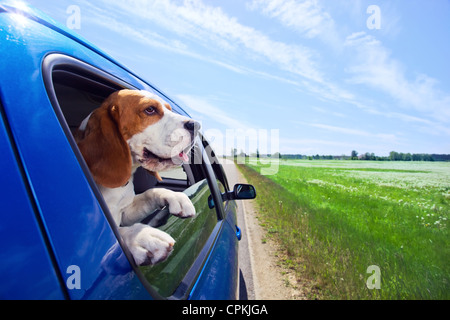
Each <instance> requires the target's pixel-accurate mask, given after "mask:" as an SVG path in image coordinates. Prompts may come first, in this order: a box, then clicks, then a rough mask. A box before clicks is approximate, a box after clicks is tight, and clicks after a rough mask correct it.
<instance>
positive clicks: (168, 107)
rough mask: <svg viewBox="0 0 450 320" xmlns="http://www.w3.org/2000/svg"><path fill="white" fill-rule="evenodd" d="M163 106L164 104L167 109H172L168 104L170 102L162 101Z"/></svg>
mask: <svg viewBox="0 0 450 320" xmlns="http://www.w3.org/2000/svg"><path fill="white" fill-rule="evenodd" d="M164 106H165V107H166V108H167V109H169V110H170V111H172V107H171V106H170V104H168V103H164Z"/></svg>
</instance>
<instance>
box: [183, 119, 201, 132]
mask: <svg viewBox="0 0 450 320" xmlns="http://www.w3.org/2000/svg"><path fill="white" fill-rule="evenodd" d="M184 128H185V129H186V130H189V131H192V132H195V131H198V130H200V123H198V122H197V121H195V120H189V121H186V122H185V123H184Z"/></svg>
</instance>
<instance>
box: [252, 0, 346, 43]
mask: <svg viewBox="0 0 450 320" xmlns="http://www.w3.org/2000/svg"><path fill="white" fill-rule="evenodd" d="M248 7H249V8H250V9H253V10H255V9H259V10H260V11H261V12H262V13H263V14H265V15H267V16H269V17H271V18H275V19H278V20H279V21H280V23H281V24H282V25H284V26H286V27H288V28H290V29H293V30H295V31H297V32H298V33H300V34H302V35H304V36H305V37H307V38H315V37H319V38H321V39H323V40H326V42H329V43H335V42H336V41H337V38H338V37H337V33H336V25H335V22H334V20H333V18H332V17H331V15H330V14H329V13H328V12H326V11H325V10H324V9H323V8H322V7H321V6H320V4H319V2H318V1H317V0H304V1H298V0H287V1H280V0H253V2H252V3H251V4H250V5H248Z"/></svg>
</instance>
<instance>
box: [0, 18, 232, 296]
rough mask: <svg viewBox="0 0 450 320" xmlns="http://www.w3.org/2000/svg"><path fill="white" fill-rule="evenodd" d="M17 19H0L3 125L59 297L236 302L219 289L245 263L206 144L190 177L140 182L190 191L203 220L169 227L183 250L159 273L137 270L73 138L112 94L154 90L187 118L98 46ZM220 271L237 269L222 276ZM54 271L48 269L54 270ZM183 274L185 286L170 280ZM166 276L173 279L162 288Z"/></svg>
mask: <svg viewBox="0 0 450 320" xmlns="http://www.w3.org/2000/svg"><path fill="white" fill-rule="evenodd" d="M16 14H17V12H14V13H12V14H9V13H8V10H3V11H1V12H0V26H7V27H5V28H0V32H1V34H2V37H1V38H0V40H1V46H0V56H1V57H2V63H1V64H0V71H1V72H0V98H1V102H2V106H3V109H2V112H3V113H2V117H3V118H4V119H5V122H6V123H7V124H8V128H9V132H10V135H9V136H10V138H11V140H12V143H13V145H14V147H15V150H16V152H15V154H16V155H17V161H18V163H19V164H20V167H21V168H22V172H23V179H24V180H25V181H26V184H27V185H28V193H27V195H28V196H30V197H31V200H30V201H31V203H32V207H33V209H34V210H35V215H36V219H37V220H36V221H38V222H36V223H39V225H40V229H39V230H40V232H42V237H43V238H44V239H47V240H46V241H44V242H43V244H44V245H45V246H46V247H45V250H44V252H43V254H44V253H45V251H46V252H48V255H49V257H50V262H51V263H50V265H48V264H47V267H48V268H51V267H53V268H54V275H56V278H57V280H58V283H59V285H60V290H61V295H59V297H65V298H70V299H148V298H172V299H182V298H193V297H194V298H209V299H216V298H231V297H233V293H232V292H233V288H234V289H235V284H232V285H231V286H230V288H231V290H220V287H219V286H218V284H222V283H228V282H229V280H230V279H234V278H233V277H231V278H230V277H229V275H230V273H232V271H233V272H234V271H236V270H235V268H234V267H233V268H228V264H224V263H228V262H229V261H231V262H232V263H235V261H232V260H233V259H234V254H231V255H230V254H229V252H230V250H229V248H232V250H231V252H234V251H235V250H234V249H233V248H235V247H236V239H234V241H231V240H232V238H231V237H229V240H230V241H225V242H224V241H222V239H225V238H224V237H223V235H224V234H225V235H227V234H228V233H226V232H225V231H224V230H227V229H228V227H227V224H226V223H224V222H225V220H224V217H225V214H224V213H223V206H222V205H221V201H220V192H221V191H220V190H219V187H218V185H217V182H216V177H215V176H214V171H213V170H212V168H211V167H210V166H208V163H207V161H202V159H203V158H204V154H205V151H204V147H203V144H202V143H201V141H199V142H197V149H196V150H197V152H194V155H193V157H196V158H197V159H198V162H195V161H194V163H193V164H192V165H189V166H185V167H184V173H185V176H184V177H183V178H182V179H178V178H177V177H176V176H172V178H170V177H167V178H166V179H165V181H163V182H162V183H160V184H158V183H156V184H155V182H154V181H151V180H150V179H149V178H148V177H146V176H145V175H140V176H139V177H136V178H137V180H139V181H140V183H139V184H138V185H137V186H136V188H137V190H136V192H142V190H145V188H147V187H166V188H170V189H172V190H177V191H183V192H186V193H188V194H189V195H190V196H191V198H192V199H193V200H194V202H195V206H196V208H198V211H199V213H200V214H198V215H197V217H196V218H195V219H186V220H180V221H178V220H179V219H178V220H177V219H174V218H172V217H169V218H168V219H165V218H164V219H162V220H161V221H163V222H164V221H167V222H165V223H163V224H161V225H160V227H161V228H166V230H168V231H170V232H171V233H173V234H174V235H175V237H176V240H177V239H178V240H177V247H178V248H179V250H178V248H175V249H176V250H174V253H173V254H172V255H171V257H170V259H168V261H167V262H166V264H165V265H160V266H159V268H160V271H159V272H158V270H157V268H154V267H144V268H138V267H136V266H135V265H134V263H133V259H132V257H131V256H130V253H129V251H128V250H127V248H126V247H125V246H124V245H123V243H122V241H121V238H120V236H119V235H118V232H117V227H116V226H115V225H114V223H113V221H112V219H111V216H110V214H109V211H108V208H107V205H106V204H105V202H104V200H103V198H102V196H101V194H100V193H99V191H98V189H97V187H96V185H95V182H94V181H93V179H92V177H91V175H90V173H89V170H88V168H87V166H86V164H85V162H84V159H83V158H82V156H81V153H80V152H79V150H78V148H77V146H76V143H75V141H74V139H73V136H72V133H73V131H74V130H76V128H77V127H78V126H79V124H80V123H81V121H82V120H83V119H84V118H85V117H86V116H87V115H88V114H89V113H90V112H91V111H92V110H93V109H94V108H96V107H98V106H99V105H100V103H101V102H102V101H103V99H104V98H106V97H107V95H109V94H110V93H111V92H113V91H115V90H119V89H122V88H137V89H145V90H149V91H152V92H154V93H156V94H159V95H161V96H162V97H163V99H165V100H166V101H167V102H169V103H170V104H171V105H172V108H173V110H174V111H175V112H178V113H180V114H185V112H184V111H183V110H182V109H181V108H179V107H178V106H177V105H176V104H175V103H174V102H173V101H171V100H170V99H169V98H168V97H166V96H164V95H163V94H162V93H161V92H159V90H157V89H155V88H154V87H152V86H150V85H149V84H148V83H146V82H145V81H143V80H142V79H141V78H139V77H138V76H136V75H135V74H133V73H131V72H130V71H128V70H126V69H125V68H123V67H122V66H120V65H119V64H118V63H116V62H115V61H113V60H110V59H109V58H108V57H107V56H106V55H105V54H103V53H102V52H101V51H99V50H98V49H96V48H95V47H92V46H90V45H88V44H86V43H84V42H83V41H81V40H79V39H77V38H76V36H74V35H71V34H68V33H67V32H66V31H62V30H61V29H60V28H58V27H54V26H52V25H51V24H49V23H47V22H45V21H44V20H42V19H41V18H36V17H29V16H26V17H24V19H22V20H21V23H20V24H17V23H16V20H15V19H16V16H15V15H16ZM152 184H153V185H152ZM3 188H5V186H4V187H3ZM139 188H140V189H139ZM143 188H144V189H143ZM209 195H212V196H213V198H214V199H215V201H216V203H218V204H219V203H220V205H217V206H216V208H214V209H210V208H207V209H206V207H205V205H204V203H207V201H206V202H205V201H204V197H209ZM203 209H205V210H204V211H203ZM155 215H157V216H158V217H160V216H163V217H164V210H161V211H160V212H156V213H155ZM19 218H20V217H19V216H18V219H19ZM157 220H158V219H157ZM158 221H159V220H158ZM149 223H155V222H154V221H153V222H149ZM10 225H11V226H15V225H17V223H16V222H15V224H10ZM11 232H14V231H11ZM30 239H32V237H30ZM177 253H179V254H177ZM230 257H231V258H230ZM227 259H228V260H227ZM36 261H38V262H39V260H36ZM217 263H219V264H220V268H224V269H226V270H228V271H227V272H219V273H218V272H217V270H220V268H219V269H217ZM47 267H45V265H44V264H42V268H44V270H45V268H47ZM230 270H231V271H230ZM36 274H38V273H36ZM173 275H176V276H177V278H176V279H175V278H170V277H172V276H173ZM160 276H161V278H162V279H166V280H167V281H166V280H164V281H161V280H159V279H160V278H159V277H160ZM169 278H170V279H169ZM215 279H217V280H215ZM166 282H167V283H170V285H167V284H166ZM159 283H163V284H159ZM36 288H37V289H36V290H39V289H40V288H39V286H37V287H36ZM211 288H214V289H211ZM43 292H44V291H43ZM36 296H39V297H42V295H36ZM55 296H56V295H48V296H47V297H49V298H51V297H55Z"/></svg>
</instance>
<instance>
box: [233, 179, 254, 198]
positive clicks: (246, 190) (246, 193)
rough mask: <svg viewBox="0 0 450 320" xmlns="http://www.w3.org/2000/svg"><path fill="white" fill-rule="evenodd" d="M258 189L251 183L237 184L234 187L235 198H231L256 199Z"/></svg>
mask: <svg viewBox="0 0 450 320" xmlns="http://www.w3.org/2000/svg"><path fill="white" fill-rule="evenodd" d="M255 198H256V189H255V187H254V186H252V185H251V184H242V183H239V184H236V185H235V186H234V188H233V199H229V200H234V199H236V200H244V199H255Z"/></svg>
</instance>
